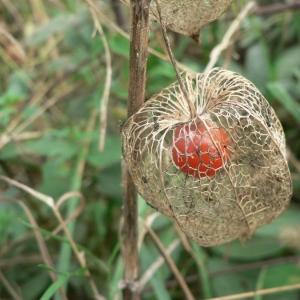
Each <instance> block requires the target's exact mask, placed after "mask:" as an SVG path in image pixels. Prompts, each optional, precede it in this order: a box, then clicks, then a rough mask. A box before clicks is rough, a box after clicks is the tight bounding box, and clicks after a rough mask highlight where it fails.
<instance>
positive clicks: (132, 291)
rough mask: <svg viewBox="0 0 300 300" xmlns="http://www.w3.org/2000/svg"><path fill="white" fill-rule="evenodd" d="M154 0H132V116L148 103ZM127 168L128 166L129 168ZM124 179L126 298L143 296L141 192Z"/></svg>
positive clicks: (124, 294) (129, 95)
mask: <svg viewBox="0 0 300 300" xmlns="http://www.w3.org/2000/svg"><path fill="white" fill-rule="evenodd" d="M150 1H151V0H140V1H138V0H131V1H130V11H131V27H130V28H131V30H130V57H129V68H130V69H129V91H128V117H130V116H132V115H133V114H134V113H136V112H137V111H138V110H139V108H140V107H141V106H142V104H143V103H144V98H145V86H146V69H147V57H148V30H149V7H150ZM126 169H127V168H126ZM126 169H125V170H124V172H123V176H124V178H123V183H124V199H123V201H124V204H123V205H124V235H125V236H124V248H123V249H124V251H123V258H124V289H123V299H124V300H127V299H139V294H138V291H137V282H138V271H139V263H138V234H137V226H138V224H137V222H138V221H137V220H138V210H137V192H136V188H135V186H134V183H133V181H132V178H131V176H130V174H129V172H128V171H127V170H126Z"/></svg>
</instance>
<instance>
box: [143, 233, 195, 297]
mask: <svg viewBox="0 0 300 300" xmlns="http://www.w3.org/2000/svg"><path fill="white" fill-rule="evenodd" d="M148 232H149V233H150V235H151V237H152V239H153V240H154V242H155V244H156V246H157V248H158V250H159V252H160V253H161V255H162V256H163V258H164V259H165V261H166V263H167V264H168V265H169V267H170V269H171V270H172V272H173V274H174V276H175V278H176V279H177V281H178V283H179V285H180V287H181V289H182V291H183V292H184V294H185V299H188V300H194V297H193V295H192V293H191V291H190V289H189V287H188V286H187V284H186V282H185V280H184V278H183V277H182V275H181V274H180V271H179V270H178V268H177V266H176V265H175V263H174V261H173V259H172V258H171V256H170V255H169V254H168V253H167V250H166V248H165V247H164V245H163V244H162V242H161V241H160V239H159V238H158V236H157V235H156V234H155V232H154V231H153V230H152V228H151V227H148Z"/></svg>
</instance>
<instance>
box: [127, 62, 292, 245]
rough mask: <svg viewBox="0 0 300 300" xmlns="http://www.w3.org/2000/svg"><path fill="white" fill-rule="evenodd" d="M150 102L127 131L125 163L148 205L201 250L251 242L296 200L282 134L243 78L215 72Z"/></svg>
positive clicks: (172, 88) (174, 87) (190, 78)
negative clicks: (186, 95)
mask: <svg viewBox="0 0 300 300" xmlns="http://www.w3.org/2000/svg"><path fill="white" fill-rule="evenodd" d="M183 81H184V84H185V86H186V87H187V90H188V93H189V97H190V99H191V101H192V102H193V103H194V105H195V108H196V116H194V117H191V114H190V110H189V105H188V104H187V102H186V100H185V98H184V95H183V93H182V91H181V89H180V86H179V84H178V83H174V84H172V85H171V86H169V87H167V88H165V89H164V90H162V91H161V92H160V93H159V94H158V95H155V96H153V97H152V98H151V99H149V100H148V101H147V102H146V103H145V104H144V105H143V106H142V108H141V109H140V110H139V111H138V112H137V113H136V114H135V115H133V116H132V117H131V118H129V119H128V121H127V122H126V124H125V125H124V127H123V130H122V138H123V149H124V157H125V160H126V162H127V165H128V169H129V171H130V173H131V175H132V178H133V181H134V183H135V184H136V186H137V189H138V191H139V193H140V194H141V195H142V197H143V198H144V199H145V200H146V201H147V202H148V203H149V205H151V206H152V207H154V208H156V209H157V210H158V211H159V212H161V213H162V214H164V215H167V216H169V217H171V218H173V219H175V220H176V221H177V222H178V224H179V225H180V227H181V229H182V230H183V231H184V232H185V233H186V234H187V235H188V236H189V237H190V238H191V239H192V240H194V241H195V242H196V243H198V244H200V245H203V246H213V245H218V244H222V243H225V242H229V241H231V240H234V239H236V238H241V239H245V238H248V237H250V236H251V235H252V234H253V232H254V231H255V230H256V229H257V228H258V227H260V226H262V225H264V224H267V223H269V222H271V221H272V220H273V219H275V218H276V217H278V216H279V215H280V214H281V213H282V212H283V211H284V209H285V208H286V206H287V204H288V203H289V200H290V197H291V194H292V185H291V178H290V173H289V169H288V166H287V162H286V159H285V137H284V133H283V130H282V126H281V124H280V122H279V120H278V118H277V116H276V115H275V112H274V110H273V109H272V108H271V107H270V105H269V104H268V102H267V100H266V99H265V98H264V97H263V96H262V95H261V94H260V92H259V91H258V90H257V89H256V87H255V86H254V85H253V84H252V83H251V82H250V81H248V80H247V79H245V78H243V77H242V76H241V75H239V74H237V73H234V72H231V71H227V70H223V69H220V68H215V69H213V70H211V71H210V72H209V73H206V74H197V75H187V76H186V77H185V78H183Z"/></svg>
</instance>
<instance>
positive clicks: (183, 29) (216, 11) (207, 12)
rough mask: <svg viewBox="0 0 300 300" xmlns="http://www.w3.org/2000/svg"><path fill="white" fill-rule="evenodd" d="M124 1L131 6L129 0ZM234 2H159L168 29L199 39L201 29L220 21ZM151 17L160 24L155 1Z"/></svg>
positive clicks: (176, 0)
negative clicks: (217, 20)
mask: <svg viewBox="0 0 300 300" xmlns="http://www.w3.org/2000/svg"><path fill="white" fill-rule="evenodd" d="M122 1H123V2H124V3H125V4H127V5H128V4H129V0H122ZM232 2H233V0H187V1H178V0H173V1H172V0H158V3H159V6H160V8H161V13H162V19H163V22H164V24H165V26H166V28H168V29H170V30H172V31H175V32H178V33H181V34H184V35H187V36H191V37H197V36H198V35H199V33H200V30H201V28H202V27H203V26H205V25H206V24H208V23H210V22H212V21H214V20H216V19H218V18H219V17H220V16H221V15H222V14H223V13H224V12H225V11H226V10H227V8H228V7H229V6H230V5H231V3H232ZM150 17H151V18H152V19H154V20H156V21H157V22H160V18H159V14H158V11H157V7H156V3H155V1H154V0H152V1H151V6H150Z"/></svg>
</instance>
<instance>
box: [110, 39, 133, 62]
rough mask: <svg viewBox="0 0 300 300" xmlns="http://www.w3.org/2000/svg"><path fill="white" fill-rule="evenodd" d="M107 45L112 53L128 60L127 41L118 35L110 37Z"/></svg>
mask: <svg viewBox="0 0 300 300" xmlns="http://www.w3.org/2000/svg"><path fill="white" fill-rule="evenodd" d="M108 43H109V47H110V49H111V51H112V52H114V53H116V54H120V55H122V56H124V57H126V58H127V59H128V56H129V41H128V40H127V39H126V38H124V37H122V36H120V35H115V36H111V37H110V39H109V40H108Z"/></svg>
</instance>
